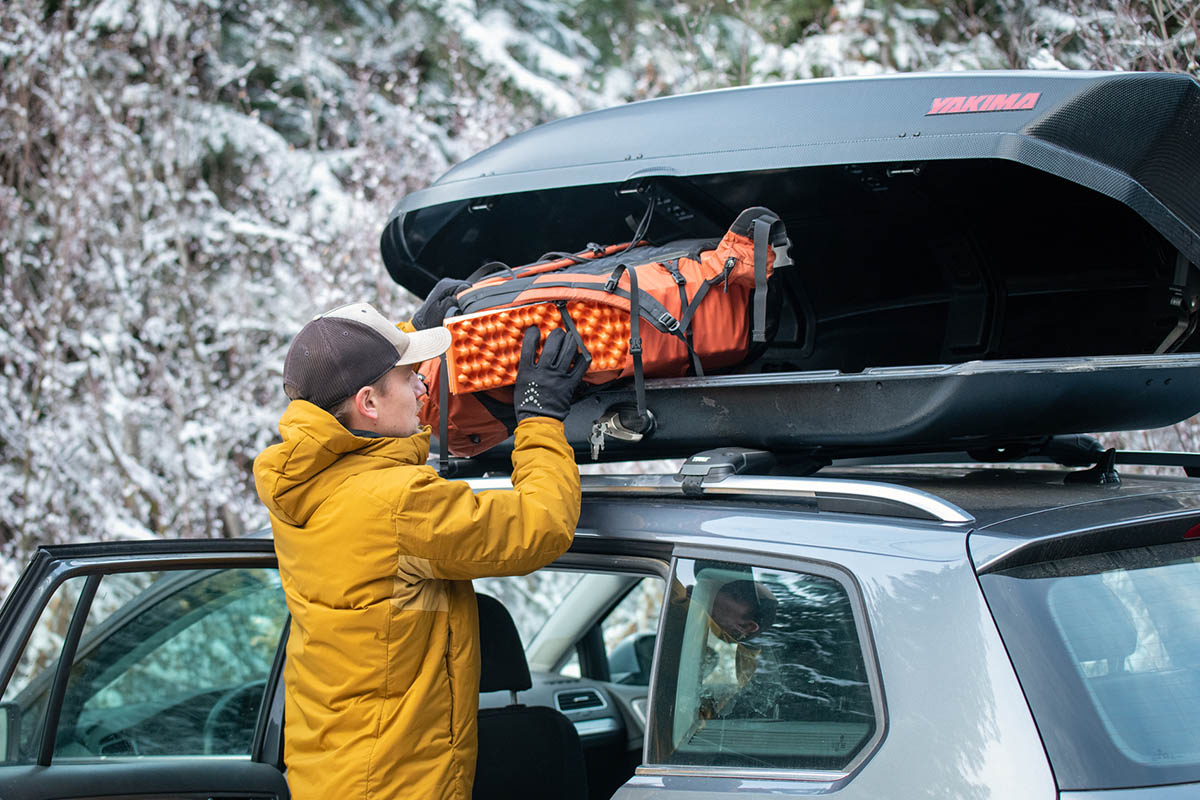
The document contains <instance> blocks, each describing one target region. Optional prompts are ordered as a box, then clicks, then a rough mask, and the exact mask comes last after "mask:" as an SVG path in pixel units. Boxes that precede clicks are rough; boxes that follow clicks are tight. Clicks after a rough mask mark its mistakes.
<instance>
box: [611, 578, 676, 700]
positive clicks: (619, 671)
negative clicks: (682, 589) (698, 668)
mask: <svg viewBox="0 0 1200 800" xmlns="http://www.w3.org/2000/svg"><path fill="white" fill-rule="evenodd" d="M662 602H663V582H662V579H661V578H642V579H641V580H640V581H638V582H637V583H636V584H635V585H634V587H633V589H632V590H630V592H629V593H628V594H626V595H625V596H624V597H623V598H621V602H619V603H617V605H616V606H614V607H613V609H612V611H610V612H608V614H606V615H605V616H604V618H603V619H601V620H600V630H601V634H602V636H603V639H604V650H605V653H606V654H607V656H608V671H609V675H610V676H611V680H612V681H613V682H614V683H624V684H629V685H633V686H648V685H650V668H651V664H652V662H653V660H654V640H655V633H656V631H657V630H658V617H659V612H660V610H661V609H662Z"/></svg>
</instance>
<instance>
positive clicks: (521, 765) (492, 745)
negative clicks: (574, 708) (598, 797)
mask: <svg viewBox="0 0 1200 800" xmlns="http://www.w3.org/2000/svg"><path fill="white" fill-rule="evenodd" d="M476 597H477V598H478V600H479V651H480V657H481V663H480V675H479V691H481V692H497V691H504V690H507V691H508V692H510V694H511V700H512V702H511V703H510V704H509V705H507V706H505V707H504V708H487V709H481V710H480V712H479V759H478V763H477V766H476V768H475V788H474V792H473V794H472V797H473V798H474V800H508V798H512V799H513V800H518V798H519V799H520V800H543V799H544V800H586V798H587V766H586V764H585V762H584V757H583V746H582V744H581V743H580V741H579V734H578V733H577V732H576V730H575V726H574V725H572V724H571V721H570V720H568V719H567V718H566V716H565V715H564V714H562V713H561V712H560V711H557V710H556V709H553V708H547V707H545V706H526V705H522V704H521V703H518V702H517V692H520V691H524V690H526V689H529V688H530V687H531V686H532V685H533V682H532V680H531V679H530V676H529V664H528V663H527V662H526V660H525V650H524V648H523V647H522V646H521V637H520V636H519V635H518V634H517V627H516V625H514V624H513V621H512V617H511V616H509V613H508V610H507V609H506V608H505V607H504V606H503V605H502V604H501V603H500V601H499V600H497V599H496V598H494V597H490V596H488V595H486V594H480V595H476Z"/></svg>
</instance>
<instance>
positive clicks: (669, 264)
mask: <svg viewBox="0 0 1200 800" xmlns="http://www.w3.org/2000/svg"><path fill="white" fill-rule="evenodd" d="M659 263H661V264H662V265H663V267H664V268H666V270H667V272H669V273H671V278H672V279H673V280H674V281H675V286H676V287H678V289H679V314H680V323H679V330H681V331H683V343H684V344H685V345H686V346H687V351H688V356H689V357H690V358H691V359H692V369H693V370H694V371H695V373H696V377H697V378H703V377H704V365H703V364H701V363H700V356H699V355H697V354H696V345H695V343H694V342H693V340H692V329H691V328H690V327H689V326H687V325H685V324H683V315H684V314H685V313H686V312H687V310H688V298H687V278H685V277H683V272H681V271H680V269H679V259H678V258H673V259H669V260H667V261H661V262H659Z"/></svg>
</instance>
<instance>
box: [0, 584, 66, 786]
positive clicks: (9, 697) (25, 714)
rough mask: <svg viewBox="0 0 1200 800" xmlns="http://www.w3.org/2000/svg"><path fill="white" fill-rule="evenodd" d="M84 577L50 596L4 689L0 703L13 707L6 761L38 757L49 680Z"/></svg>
mask: <svg viewBox="0 0 1200 800" xmlns="http://www.w3.org/2000/svg"><path fill="white" fill-rule="evenodd" d="M86 580H87V579H86V578H84V577H78V578H70V579H68V580H66V581H64V582H63V583H62V584H60V585H59V587H58V590H57V591H56V592H55V593H54V594H53V595H52V596H51V597H50V601H49V602H48V603H47V604H46V607H45V608H43V609H42V614H41V616H40V617H38V621H37V624H36V625H35V626H34V629H33V632H32V633H31V634H30V636H29V640H28V641H27V642H26V644H25V649H24V650H22V652H21V657H20V659H19V660H18V661H17V667H16V670H15V671H14V672H13V676H12V678H11V679H10V680H9V682H8V686H6V687H5V689H4V696H3V698H2V699H0V702H2V703H3V705H4V706H5V707H6V708H9V709H12V711H11V712H10V713H11V715H12V716H10V717H9V719H11V720H12V723H13V724H12V727H11V728H10V729H9V730H8V731H7V735H8V738H9V741H7V742H6V745H7V746H6V747H5V748H4V752H3V753H2V755H3V756H4V762H5V763H27V764H28V763H33V761H34V760H35V759H36V756H37V747H38V742H37V741H36V737H37V735H38V732H39V731H40V730H41V725H42V719H43V718H44V717H45V716H46V702H47V700H49V697H50V692H49V691H48V687H49V683H50V679H51V677H52V676H53V674H54V670H55V668H56V667H57V665H58V660H59V656H60V654H61V653H62V646H63V640H64V639H65V638H66V635H67V627H68V626H69V625H70V623H71V617H72V615H73V614H74V613H75V607H76V604H77V603H78V602H79V595H80V593H81V592H82V590H83V584H84V582H85V581H86Z"/></svg>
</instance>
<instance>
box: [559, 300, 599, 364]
mask: <svg viewBox="0 0 1200 800" xmlns="http://www.w3.org/2000/svg"><path fill="white" fill-rule="evenodd" d="M554 305H556V306H558V315H559V316H560V317H562V326H563V328H565V329H566V331H567V333H569V334H571V336H572V337H573V338H574V339H575V346H576V347H578V348H579V352H580V353H582V354H583V357H584V358H586V359H587V360H588V361H591V360H592V354H591V353H590V352H588V349H587V345H586V344H584V343H583V334H581V333H580V332H579V329H578V328H576V327H575V320H573V319H571V315H570V314H568V313H567V301H566V300H555V301H554Z"/></svg>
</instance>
